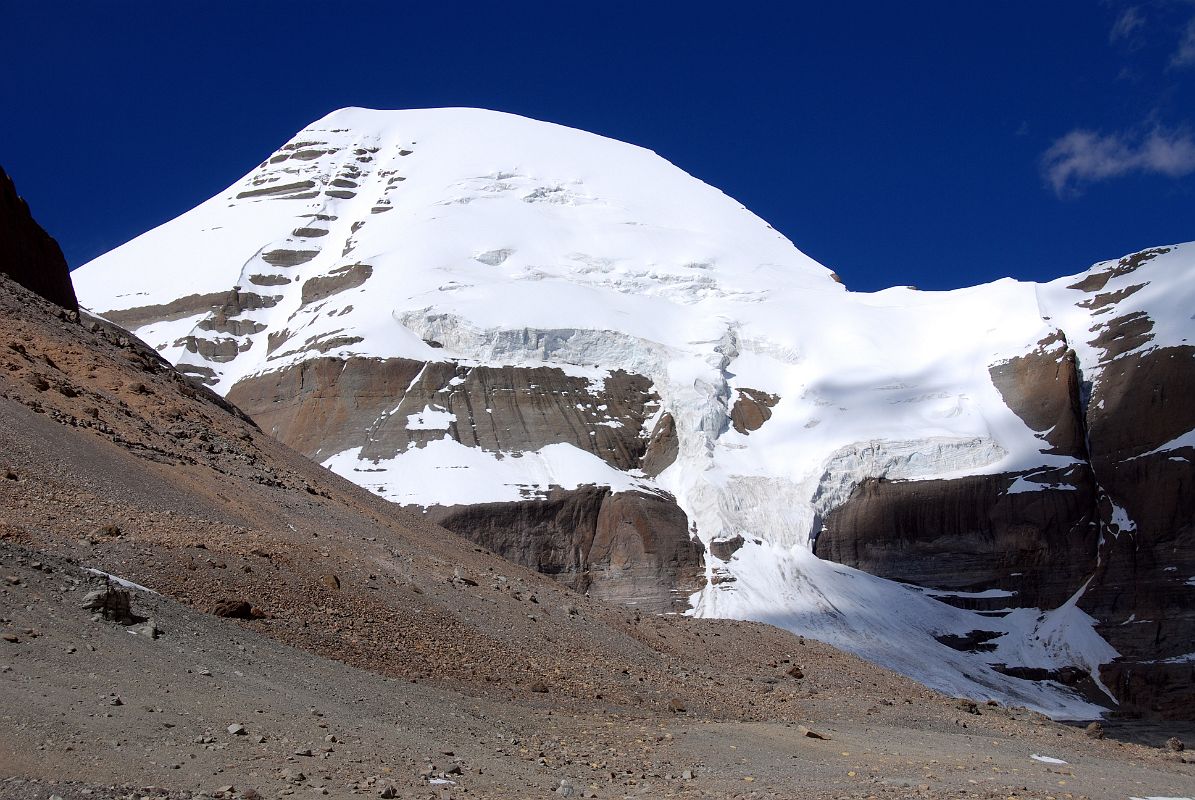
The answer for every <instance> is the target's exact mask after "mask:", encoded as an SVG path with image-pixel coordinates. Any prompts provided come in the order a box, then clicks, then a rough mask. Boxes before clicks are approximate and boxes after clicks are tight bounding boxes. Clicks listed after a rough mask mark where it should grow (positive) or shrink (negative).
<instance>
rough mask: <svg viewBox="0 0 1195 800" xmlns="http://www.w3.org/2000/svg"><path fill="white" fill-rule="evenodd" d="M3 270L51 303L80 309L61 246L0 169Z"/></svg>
mask: <svg viewBox="0 0 1195 800" xmlns="http://www.w3.org/2000/svg"><path fill="white" fill-rule="evenodd" d="M0 272H3V273H4V274H6V275H8V276H9V277H10V278H12V279H13V280H15V281H16V282H17V283H19V284H21V285H22V286H24V287H25V288H26V289H29V290H30V291H32V292H36V293H37V294H39V295H41V296H42V297H44V298H46V299H47V300H49V301H50V302H52V303H56V304H58V305H60V306H62V307H63V308H66V309H69V310H71V311H77V310H78V309H79V303H78V301H77V300H76V299H75V288H74V286H73V285H72V284H71V276H70V270H69V269H68V268H67V265H66V258H64V257H63V255H62V248H60V247H59V246H58V242H56V241H54V238H53V237H52V236H50V234H48V233H46V232H45V231H44V230H43V229H42V227H41V226H40V225H38V224H37V221H36V220H34V219H33V215H32V214H30V213H29V205H28V204H27V203H26V202H25V201H24V200H23V199H21V196H20V195H18V194H17V187H16V186H15V185H14V184H13V182H12V178H10V177H8V174H7V173H6V172H5V171H4V170H3V169H0Z"/></svg>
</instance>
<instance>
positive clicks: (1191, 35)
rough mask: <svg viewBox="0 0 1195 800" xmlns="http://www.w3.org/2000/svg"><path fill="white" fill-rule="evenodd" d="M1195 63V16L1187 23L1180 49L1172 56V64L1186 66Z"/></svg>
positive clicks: (1179, 45)
mask: <svg viewBox="0 0 1195 800" xmlns="http://www.w3.org/2000/svg"><path fill="white" fill-rule="evenodd" d="M1192 64H1195V17H1192V18H1191V20H1190V21H1189V22H1188V23H1187V28H1186V30H1185V31H1184V32H1183V38H1182V40H1181V41H1180V42H1179V43H1178V50H1176V51H1175V52H1174V55H1173V56H1171V57H1170V66H1172V67H1186V66H1190V65H1192Z"/></svg>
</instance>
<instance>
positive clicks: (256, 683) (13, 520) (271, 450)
mask: <svg viewBox="0 0 1195 800" xmlns="http://www.w3.org/2000/svg"><path fill="white" fill-rule="evenodd" d="M0 318H2V319H3V320H4V325H3V328H2V329H0V468H2V470H0V477H2V478H3V479H2V480H0V508H2V509H3V516H2V518H0V578H2V581H0V775H3V776H7V778H8V779H7V780H5V781H4V782H3V783H0V796H5V797H19V798H25V797H29V798H32V797H41V798H44V797H50V796H53V795H57V796H59V797H62V798H73V797H92V798H97V797H128V796H135V797H143V796H150V797H164V796H171V797H196V796H201V795H206V796H220V795H222V796H226V797H232V796H240V797H255V796H266V797H273V796H281V795H292V794H297V795H299V796H304V795H309V794H311V795H314V794H329V795H332V796H349V795H372V796H381V797H429V796H430V797H464V796H471V797H504V798H509V797H539V796H553V795H554V796H565V797H567V796H573V797H585V796H589V797H627V796H634V797H637V796H661V795H663V796H676V797H792V796H795V795H799V796H801V797H809V798H818V797H910V796H912V797H942V798H945V797H951V798H954V797H964V796H966V797H982V798H987V797H991V798H994V797H1009V796H1017V797H1047V796H1050V797H1130V796H1140V797H1146V796H1181V795H1183V794H1190V793H1191V787H1192V786H1195V765H1192V764H1191V763H1189V758H1190V757H1189V756H1187V754H1186V752H1185V751H1178V750H1175V749H1172V748H1171V747H1170V746H1167V744H1166V740H1167V739H1168V738H1170V737H1172V736H1175V735H1176V734H1178V735H1179V737H1180V738H1181V736H1182V735H1185V732H1184V731H1182V730H1179V729H1178V728H1168V729H1157V730H1142V729H1136V730H1128V729H1118V728H1116V727H1114V726H1113V725H1111V724H1109V725H1108V726H1107V727H1108V729H1107V731H1105V733H1106V734H1107V736H1106V738H1097V736H1098V734H1099V733H1100V731H1092V732H1091V733H1093V734H1096V735H1095V736H1093V735H1088V733H1087V732H1085V731H1084V730H1083V729H1081V728H1078V727H1067V726H1063V725H1059V724H1056V723H1053V722H1050V721H1049V720H1047V719H1045V718H1044V717H1041V716H1040V715H1037V714H1034V713H1032V712H1027V711H1024V710H1018V709H1006V708H1001V707H996V706H989V705H986V704H975V703H973V702H971V701H968V700H966V699H961V700H960V699H955V698H947V697H944V696H941V695H937V694H935V693H933V692H930V691H928V690H926V689H925V688H923V687H921V686H919V685H918V684H915V683H913V682H912V681H909V680H907V679H905V678H902V677H900V676H897V675H895V674H893V673H890V672H887V671H885V670H882V669H880V668H877V667H875V666H873V665H870V664H867V663H866V662H863V661H862V660H860V659H858V658H855V657H853V656H850V655H847V654H844V653H841V652H839V651H836V650H834V649H833V648H831V647H829V646H826V645H823V644H820V643H817V642H813V641H811V640H803V639H800V638H798V637H795V636H792V635H790V634H787V633H785V632H783V631H780V630H778V629H775V628H771V627H769V626H766V625H762V624H755V623H743V622H719V621H711V620H695V619H688V618H683V617H676V616H656V615H650V614H644V613H641V612H636V611H635V610H633V609H630V608H626V607H617V606H610V605H605V604H603V603H601V602H598V601H595V600H592V599H590V598H587V597H585V596H583V595H581V594H578V593H576V592H574V591H571V590H569V589H568V588H566V587H564V586H562V585H560V584H558V583H557V582H555V581H553V580H551V579H549V578H547V577H544V576H541V575H539V574H537V573H535V572H532V571H530V570H526V569H524V568H522V567H520V566H517V565H514V564H511V563H509V562H507V561H505V560H503V559H501V558H499V557H498V556H496V555H494V554H493V553H491V552H489V551H487V550H485V549H483V548H481V547H478V546H476V545H474V544H472V543H471V542H469V541H467V540H465V539H463V538H461V537H458V536H456V535H454V534H451V533H449V532H447V531H445V530H444V529H442V528H437V527H435V526H433V525H431V524H430V523H428V522H427V521H425V520H424V519H421V518H418V517H415V516H412V515H407V514H405V513H403V512H402V511H401V510H398V509H396V508H395V507H394V506H392V505H390V504H388V503H386V502H384V501H382V500H380V499H378V498H376V497H374V496H372V495H370V494H369V493H368V492H366V491H365V490H363V489H360V488H358V487H356V486H354V485H352V484H350V483H348V482H347V481H345V480H343V479H341V478H339V477H337V476H335V475H333V474H331V473H330V472H328V471H327V470H325V469H322V468H321V467H319V466H318V465H316V464H314V463H312V462H310V461H308V460H307V459H305V458H303V457H301V456H299V455H297V454H296V453H294V452H293V451H290V450H288V449H287V448H286V447H284V446H283V445H281V444H279V443H278V442H277V441H275V440H274V439H272V438H271V437H270V436H267V435H265V434H263V433H262V432H261V431H260V430H258V429H257V428H256V426H255V425H254V424H253V423H252V422H251V421H249V420H248V418H246V417H245V416H244V415H242V414H240V413H239V412H238V411H237V410H236V409H235V408H234V407H232V406H230V405H228V404H227V403H226V402H225V401H223V400H222V399H220V398H219V397H217V396H215V395H214V394H211V393H209V392H207V391H206V390H204V389H200V388H196V387H195V386H194V385H193V384H191V383H190V382H189V381H188V380H187V379H185V378H183V377H181V376H180V375H179V374H178V373H177V372H175V371H174V370H173V369H172V368H171V367H170V366H169V365H168V364H166V363H165V362H164V361H162V360H161V359H160V358H159V357H158V356H157V355H156V353H154V352H153V351H152V350H151V349H149V348H148V347H146V346H145V345H143V344H142V343H141V342H139V341H138V340H137V339H135V338H133V337H131V336H129V335H128V334H127V333H125V332H124V331H122V330H120V329H118V328H115V327H114V326H111V325H109V324H106V323H103V322H100V321H98V320H95V319H91V318H88V317H86V316H85V315H84V316H83V317H82V318H80V317H79V315H77V314H76V313H75V312H72V311H68V310H65V309H63V308H61V307H58V306H55V305H53V304H51V303H49V302H47V301H45V300H43V299H42V298H40V297H38V296H36V295H34V294H32V293H30V292H28V291H27V290H25V289H24V288H22V287H20V286H18V285H17V284H15V283H14V282H12V281H10V280H8V279H7V278H4V277H0ZM92 570H98V571H101V572H103V573H108V574H111V575H115V576H118V577H119V578H120V579H122V580H124V581H127V582H133V583H134V584H136V585H137V586H140V587H144V588H136V587H134V588H121V587H120V586H119V585H117V586H112V585H111V581H110V579H108V578H106V577H104V576H103V575H97V574H96V573H95V572H92ZM125 591H127V592H128V605H127V606H125V604H124V600H123V598H124V595H123V594H120V593H121V592H125ZM112 598H116V599H112ZM1133 740H1138V741H1133ZM1178 746H1179V742H1178V741H1175V742H1174V743H1173V747H1178ZM1035 755H1036V756H1040V757H1044V758H1046V759H1054V760H1052V761H1051V760H1041V758H1039V759H1034V756H1035ZM1061 762H1065V763H1061Z"/></svg>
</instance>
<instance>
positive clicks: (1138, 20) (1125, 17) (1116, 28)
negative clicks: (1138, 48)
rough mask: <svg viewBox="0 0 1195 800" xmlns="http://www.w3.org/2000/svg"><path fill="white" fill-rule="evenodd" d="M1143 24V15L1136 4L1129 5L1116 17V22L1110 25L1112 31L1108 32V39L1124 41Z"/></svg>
mask: <svg viewBox="0 0 1195 800" xmlns="http://www.w3.org/2000/svg"><path fill="white" fill-rule="evenodd" d="M1144 24H1145V15H1144V14H1142V13H1141V10H1140V9H1139V8H1137V6H1129V7H1128V8H1126V9H1125V10H1124V11H1122V12H1120V16H1119V17H1117V18H1116V22H1115V23H1113V25H1112V31H1111V33H1109V34H1108V41H1110V42H1121V41H1126V40H1128V39H1129V38H1130V37H1132V35H1133V34H1134V33H1136V32H1137V31H1138V30H1139V29H1140V28H1141V26H1143V25H1144Z"/></svg>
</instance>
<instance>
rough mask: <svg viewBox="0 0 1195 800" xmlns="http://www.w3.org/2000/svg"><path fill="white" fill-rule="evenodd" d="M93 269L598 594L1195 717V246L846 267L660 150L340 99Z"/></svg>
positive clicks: (251, 377)
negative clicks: (1014, 272)
mask: <svg viewBox="0 0 1195 800" xmlns="http://www.w3.org/2000/svg"><path fill="white" fill-rule="evenodd" d="M198 254H201V255H198ZM960 257H965V254H961V255H960ZM163 264H165V265H168V266H167V268H162V265H163ZM77 277H78V283H79V286H80V288H81V294H82V296H83V297H84V299H85V302H86V303H87V304H88V305H90V306H91V307H92V308H94V309H96V310H98V311H101V312H103V313H104V314H106V315H107V316H108V317H109V318H110V319H112V320H113V321H116V322H119V323H121V324H125V325H128V326H129V327H131V328H134V329H135V330H136V332H137V333H138V335H140V336H142V337H143V338H145V339H146V340H147V341H148V342H150V343H151V344H152V345H153V346H154V347H155V348H157V349H158V350H159V351H160V352H161V353H162V354H163V355H164V356H166V357H167V358H169V359H170V360H171V361H173V362H175V363H177V364H178V365H179V367H180V369H182V370H183V371H185V372H187V373H188V374H191V375H193V376H196V377H198V378H200V379H202V380H204V381H205V382H206V383H208V384H209V385H210V386H212V387H213V388H214V389H215V390H216V391H218V392H220V393H222V394H225V395H227V396H228V397H230V398H232V399H233V400H234V401H235V402H236V403H237V404H238V405H240V406H241V407H242V408H244V409H245V410H246V411H248V412H249V413H250V414H251V415H252V416H253V418H254V419H256V420H258V421H259V422H260V424H262V426H263V428H264V429H266V430H268V431H269V432H271V433H274V434H275V435H277V436H279V437H280V438H281V439H282V440H283V441H285V442H288V443H291V444H292V445H294V446H295V447H296V448H297V449H299V450H300V451H301V452H303V453H305V454H307V455H309V456H310V457H312V458H314V459H316V460H317V461H319V462H320V463H322V464H324V465H326V466H328V467H329V468H331V469H333V470H334V471H336V472H338V473H340V474H342V475H344V476H346V477H349V478H350V479H352V480H353V481H355V482H357V483H359V484H360V485H362V486H365V487H367V488H369V489H371V490H372V491H374V492H376V493H378V494H379V495H381V496H382V497H385V498H387V499H389V500H392V501H394V502H397V503H400V504H403V505H405V506H407V507H409V508H413V509H417V510H419V511H420V513H423V514H424V515H425V516H426V517H427V518H428V519H431V520H437V521H440V522H442V523H443V524H444V525H446V526H448V527H451V528H453V529H454V530H457V531H459V532H461V533H463V534H464V535H467V536H469V537H471V538H474V540H475V541H478V542H481V543H484V544H485V545H486V546H487V547H490V548H493V549H494V550H495V551H497V552H500V553H503V554H504V555H507V556H509V557H511V558H514V559H516V560H518V561H520V563H523V564H525V565H527V566H531V567H534V568H536V569H539V570H542V571H544V572H547V573H550V574H553V575H555V576H557V577H558V578H560V579H561V580H563V581H564V582H565V583H567V584H568V585H570V586H573V587H575V588H580V589H585V590H587V591H588V592H589V593H590V594H591V595H593V596H602V597H608V598H614V599H620V600H626V601H635V602H638V603H640V604H642V605H643V607H645V608H648V609H652V610H669V609H677V608H683V607H684V606H685V605H687V604H691V605H692V609H691V613H695V614H698V615H704V616H722V617H737V618H748V619H758V620H763V621H767V622H771V623H774V624H778V625H781V626H783V627H786V628H788V629H789V630H792V631H796V632H800V633H804V634H807V635H811V636H817V637H819V638H821V639H823V640H825V641H829V642H833V643H835V644H837V645H839V646H841V647H844V648H848V649H851V650H853V651H854V652H856V653H859V654H861V655H864V656H865V657H867V658H869V659H872V660H873V661H875V662H877V663H880V664H884V665H886V666H889V667H891V668H894V669H897V670H900V671H902V672H905V673H906V674H909V675H913V676H915V677H917V678H918V679H919V680H923V681H925V682H927V683H929V684H930V685H932V686H935V687H937V688H939V689H942V690H944V691H948V692H954V693H960V694H969V695H976V696H984V697H994V698H1000V699H1002V700H1005V701H1010V702H1023V703H1029V704H1031V705H1033V706H1035V707H1037V708H1040V709H1042V710H1044V711H1047V712H1049V713H1052V714H1058V715H1061V716H1077V717H1081V716H1086V715H1090V714H1091V713H1094V711H1093V709H1094V706H1093V705H1092V704H1091V703H1092V701H1094V702H1096V703H1102V704H1105V705H1107V704H1109V703H1111V702H1112V700H1113V698H1115V699H1116V700H1117V701H1120V702H1121V703H1122V706H1121V710H1122V711H1125V712H1126V713H1146V714H1162V715H1179V716H1189V715H1190V714H1191V713H1193V712H1192V706H1191V703H1192V698H1191V695H1190V692H1189V688H1188V687H1189V686H1190V684H1191V682H1190V680H1189V677H1190V675H1191V670H1192V669H1195V666H1193V661H1192V658H1191V654H1192V653H1195V636H1193V632H1192V630H1191V627H1190V611H1189V609H1190V608H1191V607H1192V602H1191V601H1192V597H1193V595H1195V583H1192V573H1193V570H1192V569H1191V561H1190V559H1191V557H1192V556H1191V552H1192V550H1191V547H1190V544H1191V543H1190V535H1191V533H1190V531H1191V520H1192V509H1191V497H1192V492H1191V491H1190V486H1191V482H1192V471H1191V470H1192V466H1191V460H1190V457H1189V456H1190V455H1191V453H1190V449H1191V446H1192V444H1193V442H1192V441H1191V440H1190V435H1191V434H1190V431H1191V430H1192V428H1195V420H1192V419H1191V418H1190V412H1189V411H1188V410H1187V408H1186V407H1185V406H1183V404H1182V403H1181V401H1180V400H1179V399H1178V398H1181V397H1182V396H1183V391H1184V387H1185V385H1186V383H1187V382H1189V381H1190V379H1191V378H1190V376H1191V374H1192V373H1191V364H1192V361H1191V350H1190V346H1191V345H1190V344H1189V342H1188V341H1187V340H1188V337H1189V336H1190V334H1191V330H1192V322H1191V320H1190V318H1189V317H1190V312H1189V308H1190V307H1191V306H1192V305H1193V304H1195V296H1193V293H1195V289H1193V288H1192V287H1195V248H1193V247H1192V246H1191V245H1182V246H1177V247H1172V248H1158V249H1156V250H1152V251H1145V252H1143V253H1140V254H1136V255H1133V256H1128V257H1126V258H1125V259H1121V260H1120V261H1116V262H1107V263H1104V264H1099V265H1096V266H1095V267H1093V268H1092V269H1091V270H1090V271H1088V272H1087V273H1084V274H1081V275H1077V276H1072V277H1068V278H1062V279H1059V280H1058V281H1054V282H1051V283H1048V284H1040V285H1037V284H1025V283H1017V282H1014V281H1007V280H1006V281H998V282H996V283H993V284H989V285H986V286H981V287H974V288H970V289H960V290H957V291H953V292H917V291H915V290H912V289H907V288H893V289H889V290H885V291H883V292H878V293H874V294H860V293H852V292H848V291H846V290H845V288H844V287H843V286H842V285H841V284H840V282H838V281H837V278H836V276H834V275H833V273H831V272H830V271H829V270H827V269H826V268H825V267H822V266H821V265H819V264H816V263H815V262H813V261H812V260H810V259H808V258H807V257H806V256H804V255H803V254H801V253H800V252H799V251H797V250H796V248H794V247H793V246H792V244H791V243H790V242H788V241H787V240H785V239H783V237H780V236H779V235H778V234H776V232H775V231H773V230H772V229H771V228H770V227H769V226H767V225H766V224H765V223H764V222H763V221H762V220H759V219H758V218H756V217H754V216H753V215H751V214H750V213H749V212H747V211H746V210H745V209H743V208H742V207H741V206H739V205H738V204H737V203H735V202H734V201H733V200H731V199H730V198H727V197H726V196H725V195H723V194H722V193H721V192H718V191H717V190H716V189H713V188H712V187H709V186H706V185H704V184H701V183H700V182H699V181H696V180H695V179H693V178H692V177H691V176H688V175H686V174H685V173H683V172H682V171H680V170H678V169H676V168H675V167H673V166H672V165H670V164H668V163H667V162H665V161H663V160H662V159H660V158H658V157H657V156H655V155H654V154H652V153H649V152H648V151H644V150H641V149H639V148H634V147H630V146H628V145H624V144H621V143H618V142H613V141H610V140H606V139H601V138H600V137H594V136H591V135H589V134H584V133H582V132H579V131H572V130H568V129H565V128H561V127H559V126H553V125H548V124H545V123H536V122H533V121H530V120H525V119H520V118H517V117H512V116H510V115H504V114H497V113H493V112H484V111H477V110H470V109H440V110H429V111H410V112H374V111H368V110H364V109H345V110H342V111H339V112H335V113H334V114H331V115H329V116H328V117H326V118H325V119H323V120H320V121H318V122H316V123H314V124H313V125H311V126H309V127H308V128H307V129H305V130H304V131H302V132H300V134H299V135H297V136H296V137H295V139H293V140H292V141H291V142H289V143H287V144H286V145H284V146H283V147H282V148H280V149H279V150H278V151H277V152H276V153H275V154H274V155H272V156H271V157H270V158H268V159H267V160H266V161H264V162H263V163H262V164H261V165H260V167H259V168H258V169H256V170H254V171H253V172H252V173H251V174H250V175H247V176H246V177H245V178H244V179H243V180H241V181H239V182H237V183H236V184H234V185H233V186H232V187H230V188H229V190H228V191H226V192H224V193H222V194H221V195H219V196H217V197H215V198H213V199H212V200H210V201H208V202H207V203H204V204H203V205H201V206H199V207H197V208H196V209H194V210H193V211H191V212H188V214H185V215H183V216H182V217H180V218H179V219H177V220H175V221H173V222H171V223H168V224H167V225H165V226H162V227H161V228H159V229H157V230H155V231H151V232H149V233H147V234H145V235H144V236H142V237H139V238H138V239H136V240H134V241H133V242H130V243H129V244H127V245H125V246H123V247H121V248H118V249H117V250H115V251H113V252H112V253H109V254H107V255H106V256H104V257H102V258H100V259H97V260H96V261H95V262H93V263H91V264H89V265H86V266H84V267H83V268H82V269H81V270H79V272H78V273H77ZM1142 375H1149V376H1150V377H1149V378H1148V380H1145V381H1142V380H1140V379H1139V378H1140V377H1141V376H1142ZM815 552H816V555H817V556H818V557H817V558H815V557H814V556H813V554H814V553H815ZM832 562H837V564H839V565H845V566H847V567H851V568H858V569H861V570H866V571H867V572H868V573H872V574H873V575H877V576H882V577H883V578H885V580H877V579H873V578H870V577H869V576H868V575H866V574H863V573H860V572H857V571H855V570H854V569H846V568H843V567H839V566H837V565H836V564H835V563H832ZM888 579H891V580H888ZM872 608H883V609H887V610H889V611H890V612H891V613H888V614H885V615H877V614H873V613H871V611H870V609H872ZM1021 678H1032V679H1047V680H1046V682H1044V683H1039V684H1037V685H1030V684H1027V683H1026V681H1025V680H1021Z"/></svg>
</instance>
